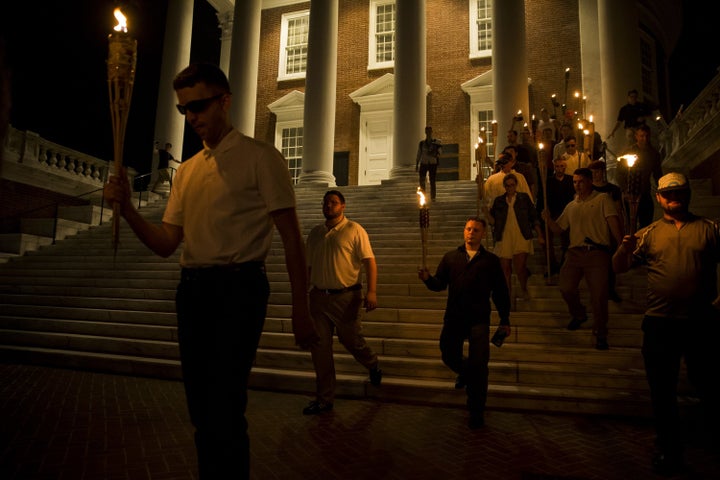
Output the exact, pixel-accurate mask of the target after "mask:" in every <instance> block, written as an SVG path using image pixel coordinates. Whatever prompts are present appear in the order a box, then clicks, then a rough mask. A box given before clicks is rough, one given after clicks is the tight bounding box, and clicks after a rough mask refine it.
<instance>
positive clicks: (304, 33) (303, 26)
mask: <svg viewBox="0 0 720 480" xmlns="http://www.w3.org/2000/svg"><path fill="white" fill-rule="evenodd" d="M309 27H310V12H309V11H308V10H304V11H302V12H294V13H288V14H285V15H283V16H282V30H281V32H280V62H279V71H278V80H292V79H296V78H305V70H306V69H307V50H308V30H309Z"/></svg>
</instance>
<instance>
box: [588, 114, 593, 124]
mask: <svg viewBox="0 0 720 480" xmlns="http://www.w3.org/2000/svg"><path fill="white" fill-rule="evenodd" d="M588 120H590V123H592V122H593V116H592V115H590V118H588Z"/></svg>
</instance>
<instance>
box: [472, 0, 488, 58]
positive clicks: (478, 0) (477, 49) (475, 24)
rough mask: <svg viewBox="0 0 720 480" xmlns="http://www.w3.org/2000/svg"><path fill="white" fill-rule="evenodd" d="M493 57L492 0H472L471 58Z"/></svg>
mask: <svg viewBox="0 0 720 480" xmlns="http://www.w3.org/2000/svg"><path fill="white" fill-rule="evenodd" d="M490 55H492V0H470V58H480V57H489V56H490Z"/></svg>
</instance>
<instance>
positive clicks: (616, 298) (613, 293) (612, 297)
mask: <svg viewBox="0 0 720 480" xmlns="http://www.w3.org/2000/svg"><path fill="white" fill-rule="evenodd" d="M608 298H609V299H610V300H612V301H613V302H615V303H620V302H622V298H620V295H618V293H617V292H616V291H615V290H610V293H609V294H608Z"/></svg>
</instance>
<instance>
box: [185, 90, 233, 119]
mask: <svg viewBox="0 0 720 480" xmlns="http://www.w3.org/2000/svg"><path fill="white" fill-rule="evenodd" d="M224 95H225V94H224V93H219V94H217V95H215V96H213V97H210V98H202V99H200V100H193V101H192V102H188V103H186V104H185V105H180V104H178V105H175V106H176V107H177V109H178V112H180V115H185V114H186V113H187V112H190V113H202V112H204V111H205V110H207V109H208V107H209V106H210V104H211V103H212V102H214V101H215V100H217V99H219V98H222V97H223V96H224Z"/></svg>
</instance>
